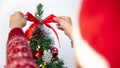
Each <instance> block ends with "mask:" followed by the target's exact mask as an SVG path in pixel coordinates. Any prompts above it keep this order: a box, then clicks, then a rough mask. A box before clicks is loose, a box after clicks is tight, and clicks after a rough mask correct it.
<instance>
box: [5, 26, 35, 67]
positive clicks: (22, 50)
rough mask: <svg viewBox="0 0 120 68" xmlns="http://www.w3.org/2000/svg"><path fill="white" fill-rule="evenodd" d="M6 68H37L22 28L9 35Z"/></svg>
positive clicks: (13, 30) (12, 31) (15, 29)
mask: <svg viewBox="0 0 120 68" xmlns="http://www.w3.org/2000/svg"><path fill="white" fill-rule="evenodd" d="M5 68H37V65H36V63H35V62H34V60H33V57H32V53H31V51H30V48H29V44H28V42H27V40H26V39H25V35H24V32H23V31H22V29H20V28H14V29H12V30H11V31H10V33H9V36H8V41H7V46H6V66H5Z"/></svg>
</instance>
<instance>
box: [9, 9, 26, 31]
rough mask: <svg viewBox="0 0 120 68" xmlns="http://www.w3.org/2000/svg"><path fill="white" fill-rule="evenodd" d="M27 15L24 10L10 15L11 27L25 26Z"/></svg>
mask: <svg viewBox="0 0 120 68" xmlns="http://www.w3.org/2000/svg"><path fill="white" fill-rule="evenodd" d="M26 19H27V17H26V16H25V15H24V14H23V13H22V12H19V11H17V12H15V13H14V14H12V15H11V16H10V20H9V27H10V28H11V29H13V28H15V27H18V28H23V27H24V26H25V25H26Z"/></svg>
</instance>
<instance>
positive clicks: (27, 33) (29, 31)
mask: <svg viewBox="0 0 120 68" xmlns="http://www.w3.org/2000/svg"><path fill="white" fill-rule="evenodd" d="M36 26H37V23H34V24H32V25H31V26H30V27H29V28H28V29H27V30H26V31H25V37H26V39H27V40H29V39H30V37H31V36H32V32H33V29H34V28H35V27H36Z"/></svg>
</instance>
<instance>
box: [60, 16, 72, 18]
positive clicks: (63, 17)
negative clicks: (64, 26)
mask: <svg viewBox="0 0 120 68" xmlns="http://www.w3.org/2000/svg"><path fill="white" fill-rule="evenodd" d="M58 18H59V19H70V17H68V16H58Z"/></svg>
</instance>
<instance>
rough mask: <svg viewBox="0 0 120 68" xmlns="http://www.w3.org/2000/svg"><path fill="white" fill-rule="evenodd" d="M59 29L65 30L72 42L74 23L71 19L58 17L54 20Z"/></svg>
mask: <svg viewBox="0 0 120 68" xmlns="http://www.w3.org/2000/svg"><path fill="white" fill-rule="evenodd" d="M54 20H55V22H56V23H57V28H58V29H60V30H63V31H64V33H65V34H66V35H67V36H68V37H69V38H70V39H71V40H72V21H71V19H70V17H67V16H58V17H56V18H54Z"/></svg>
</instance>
